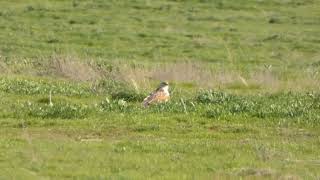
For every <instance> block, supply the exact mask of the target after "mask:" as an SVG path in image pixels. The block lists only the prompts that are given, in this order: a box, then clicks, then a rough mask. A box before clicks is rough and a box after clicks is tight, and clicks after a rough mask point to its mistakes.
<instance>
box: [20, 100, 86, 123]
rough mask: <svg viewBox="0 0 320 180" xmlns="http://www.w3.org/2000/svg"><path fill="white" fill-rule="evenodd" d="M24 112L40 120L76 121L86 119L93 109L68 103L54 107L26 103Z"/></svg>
mask: <svg viewBox="0 0 320 180" xmlns="http://www.w3.org/2000/svg"><path fill="white" fill-rule="evenodd" d="M22 110H24V111H25V112H26V114H27V115H28V116H32V117H40V118H44V119H45V118H61V119H76V118H84V117H86V116H87V115H88V114H89V113H90V112H91V111H92V109H91V108H90V107H88V106H87V105H79V104H71V103H67V102H57V103H55V104H54V105H49V104H36V103H31V102H28V103H25V104H23V105H22Z"/></svg>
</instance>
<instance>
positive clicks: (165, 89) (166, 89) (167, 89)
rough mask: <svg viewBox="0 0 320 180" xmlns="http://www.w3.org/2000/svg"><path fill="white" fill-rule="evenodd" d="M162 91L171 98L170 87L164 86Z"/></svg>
mask: <svg viewBox="0 0 320 180" xmlns="http://www.w3.org/2000/svg"><path fill="white" fill-rule="evenodd" d="M162 89H163V91H164V93H166V94H167V95H168V96H169V86H164V87H163V88H162Z"/></svg>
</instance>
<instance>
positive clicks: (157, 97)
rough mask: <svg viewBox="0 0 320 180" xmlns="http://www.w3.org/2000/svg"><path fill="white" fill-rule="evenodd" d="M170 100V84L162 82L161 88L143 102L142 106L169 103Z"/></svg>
mask: <svg viewBox="0 0 320 180" xmlns="http://www.w3.org/2000/svg"><path fill="white" fill-rule="evenodd" d="M169 99H170V94H169V83H168V82H161V83H160V85H159V87H158V88H157V89H156V90H155V91H153V92H152V93H151V94H150V95H149V96H147V97H146V98H145V99H144V100H143V102H142V104H143V106H144V107H148V106H149V105H150V104H152V103H160V102H167V101H168V100H169Z"/></svg>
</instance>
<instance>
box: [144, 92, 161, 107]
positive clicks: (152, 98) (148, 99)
mask: <svg viewBox="0 0 320 180" xmlns="http://www.w3.org/2000/svg"><path fill="white" fill-rule="evenodd" d="M164 97H165V93H164V92H163V91H154V92H152V93H151V94H150V95H149V96H147V97H146V98H145V99H144V100H143V105H144V106H148V105H149V104H151V103H152V102H154V101H159V100H161V99H164Z"/></svg>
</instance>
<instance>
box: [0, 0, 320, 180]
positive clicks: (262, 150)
mask: <svg viewBox="0 0 320 180" xmlns="http://www.w3.org/2000/svg"><path fill="white" fill-rule="evenodd" d="M319 4H320V2H319V1H317V0H313V1H311V0H298V1H281V2H278V1H259V2H258V1H243V2H241V3H239V2H238V1H214V2H211V1H186V2H180V1H132V2H124V1H123V2H118V1H73V2H71V1H36V0H26V1H23V2H21V1H10V2H9V1H1V2H0V15H1V16H0V18H1V21H0V38H1V44H0V55H1V57H0V59H1V61H2V62H4V63H5V64H6V66H8V67H9V68H13V69H14V68H17V69H18V67H20V66H30V67H32V68H40V69H41V68H43V67H44V66H45V61H47V59H48V57H49V56H51V55H53V54H65V55H75V56H80V57H90V58H92V59H94V60H98V59H99V60H102V61H119V60H120V61H124V62H139V63H143V64H149V65H152V63H153V62H157V61H161V62H168V63H170V62H174V61H179V60H191V61H192V62H200V61H201V62H204V63H206V64H207V65H208V66H212V67H213V68H217V69H219V68H226V69H233V70H234V69H235V70H237V71H241V72H243V73H247V72H249V71H252V70H253V69H259V68H261V67H264V65H270V64H271V65H273V68H274V69H275V72H276V73H277V74H280V75H281V77H282V78H288V79H290V78H291V77H297V76H299V75H300V73H303V72H305V71H307V70H311V71H315V72H317V71H318V70H319V66H318V65H319V52H318V49H319V48H320V47H319V40H320V39H319V37H320V36H319V31H318V29H319V25H320V21H319V18H318V17H319V16H320V11H319ZM0 65H1V64H0ZM0 69H1V67H0ZM13 79H14V78H13ZM36 79H37V78H36ZM36 81H38V80H36ZM30 82H31V83H29V81H27V82H21V81H19V80H7V79H6V78H4V80H3V79H1V82H0V97H1V102H0V126H1V131H0V149H1V152H0V178H4V179H8V178H11V179H21V178H22V177H27V178H29V179H41V178H57V179H60V178H71V177H76V178H82V179H87V178H99V177H102V178H103V177H107V178H117V179H120V178H128V177H133V178H136V179H141V178H146V177H150V178H159V179H160V178H163V177H165V178H171V179H177V178H186V179H191V178H197V179H198V178H203V179H211V178H218V177H220V178H221V177H222V178H223V177H224V178H228V177H232V176H239V175H242V176H244V177H247V176H257V177H260V178H261V177H262V176H263V177H266V178H278V177H301V178H309V179H314V178H319V176H320V174H319V170H318V169H319V157H320V154H319V151H318V149H319V147H320V141H319V135H320V133H319V130H318V128H319V123H318V122H319V117H318V116H317V114H319V112H318V111H319V110H318V109H316V108H317V107H318V106H315V109H312V110H311V109H310V111H309V109H307V108H303V109H302V115H301V116H299V115H297V116H294V117H291V116H289V115H288V114H286V113H287V112H286V111H281V108H284V109H285V110H287V109H286V108H288V110H293V112H295V110H300V109H301V108H302V107H303V106H304V105H310V104H316V103H312V102H311V101H310V102H309V100H305V99H304V98H305V97H304V96H303V95H298V97H295V96H284V98H285V99H283V98H279V100H278V101H277V100H275V101H270V102H267V103H265V106H266V112H265V113H266V114H267V115H266V117H265V118H259V117H255V116H251V114H250V113H251V112H244V114H242V112H241V111H240V112H239V113H238V112H237V113H235V114H232V113H231V114H230V112H219V113H218V115H217V114H212V112H214V113H217V112H216V110H217V109H215V108H216V105H215V103H209V104H203V105H199V106H197V108H196V111H195V112H189V114H185V113H184V111H183V110H181V109H183V106H181V104H180V105H179V106H176V105H175V103H179V102H180V99H179V98H175V99H173V101H174V102H173V104H169V105H168V106H167V108H166V107H160V108H159V109H157V108H155V109H151V110H143V109H141V108H139V104H137V103H129V104H130V106H129V107H127V110H131V108H133V109H134V110H133V112H122V111H120V112H119V111H118V110H115V109H111V111H102V112H100V111H99V108H98V107H97V106H96V105H95V104H99V103H100V102H101V101H103V99H104V98H105V96H106V94H107V92H108V91H103V93H99V94H94V93H93V92H92V91H91V90H90V89H89V88H88V85H87V84H82V85H80V86H77V85H76V84H68V82H67V83H62V84H59V83H57V82H56V81H52V80H49V79H43V80H42V81H41V83H37V82H36V83H35V82H33V81H30ZM50 84H51V85H53V86H54V87H52V86H51V85H50ZM52 88H53V89H54V91H55V94H54V103H55V105H54V107H58V108H57V109H58V110H56V111H53V112H56V114H54V113H53V114H50V112H51V111H50V108H49V115H48V114H45V113H48V112H46V111H45V110H42V109H40V107H41V108H45V109H46V107H47V106H46V105H45V104H46V102H47V99H46V98H47V96H48V91H49V89H52ZM103 88H104V87H102V89H103ZM178 92H179V90H176V91H175V93H176V96H182V95H181V94H178ZM194 96H195V95H194V94H192V95H188V97H183V96H182V97H183V98H185V99H192V98H194ZM263 97H264V95H263ZM280 97H282V96H280ZM250 98H253V99H254V98H257V97H256V96H249V97H248V102H250V101H249V99H250ZM291 99H297V103H298V105H297V106H298V107H293V109H290V108H291V104H290V103H288V104H285V103H284V105H281V106H280V105H279V107H280V109H277V103H280V104H281V103H282V101H283V102H291V101H290V100H291ZM60 101H61V102H67V103H73V104H77V105H79V104H80V105H83V106H85V107H87V106H88V107H90V108H92V109H93V110H92V111H93V112H91V111H90V113H89V114H87V115H84V117H82V116H81V115H82V114H81V113H82V111H84V112H86V108H84V109H83V110H82V109H80V110H79V109H77V108H82V106H72V107H70V106H68V105H67V104H63V103H62V104H59V105H58V104H57V102H60ZM115 102H116V103H117V101H115ZM305 102H308V103H306V104H304V103H305ZM315 102H318V101H317V99H315ZM28 103H31V104H32V105H34V108H33V109H32V108H31V110H30V109H29V106H28ZM300 103H301V104H300ZM229 104H230V105H229ZM262 104H263V103H262ZM274 104H275V105H274ZM234 105H235V106H234ZM114 106H116V107H117V105H114ZM229 106H230V107H231V109H232V108H233V107H237V106H238V104H232V102H227V104H226V106H225V107H226V108H229ZM32 107H33V106H32ZM59 107H61V108H62V109H59ZM188 107H189V106H188ZM240 107H247V106H246V105H242V104H240ZM273 107H275V109H276V110H275V112H276V113H279V114H278V115H277V114H276V115H274V116H272V115H270V116H269V115H268V113H269V110H270V109H271V110H272V109H273ZM306 107H308V106H306ZM63 108H65V109H63ZM72 108H76V110H73V109H72ZM263 108H264V107H263ZM263 108H262V109H263ZM295 108H296V109H295ZM318 108H319V107H318ZM47 109H48V108H47ZM240 109H241V108H240ZM210 110H212V111H210ZM218 110H219V108H218ZM278 110H279V112H277V111H278ZM69 111H70V112H71V113H69ZM175 111H177V112H175ZM208 111H209V112H211V114H209V115H208ZM30 112H33V113H30ZM64 113H65V114H67V118H66V119H63V118H61V117H62V115H63V114H64ZM77 113H80V115H79V114H77ZM246 113H247V114H246ZM283 113H284V114H283ZM78 115H79V116H81V117H78ZM212 115H213V116H212ZM47 116H48V117H49V118H47ZM43 117H45V118H43ZM307 120H308V121H307ZM309 120H311V121H309Z"/></svg>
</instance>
